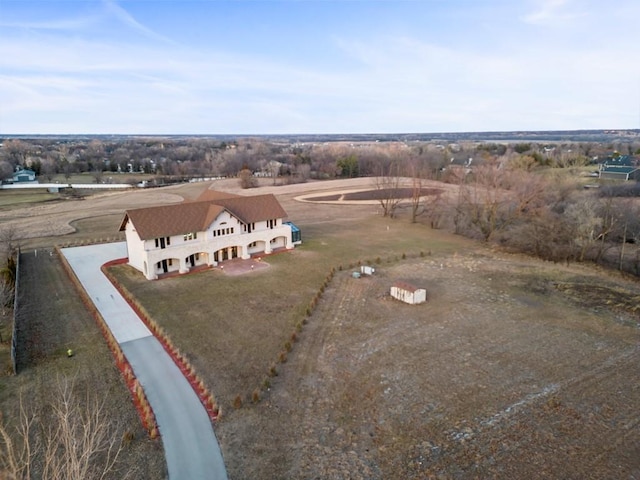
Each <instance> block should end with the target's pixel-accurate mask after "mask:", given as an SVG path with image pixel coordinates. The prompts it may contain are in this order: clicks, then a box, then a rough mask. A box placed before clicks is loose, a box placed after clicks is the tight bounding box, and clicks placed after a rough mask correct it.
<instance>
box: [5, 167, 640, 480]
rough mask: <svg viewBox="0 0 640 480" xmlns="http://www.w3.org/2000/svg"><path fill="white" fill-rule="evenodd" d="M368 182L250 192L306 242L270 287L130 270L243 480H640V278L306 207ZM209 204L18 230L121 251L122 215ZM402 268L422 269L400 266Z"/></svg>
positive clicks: (151, 199)
mask: <svg viewBox="0 0 640 480" xmlns="http://www.w3.org/2000/svg"><path fill="white" fill-rule="evenodd" d="M220 185H222V186H223V187H225V189H227V190H235V191H238V189H237V185H236V184H235V182H234V183H231V181H228V182H227V183H224V184H220ZM370 186H371V183H370V181H369V180H368V179H355V180H350V181H340V182H335V183H334V182H331V183H323V184H302V185H293V186H288V187H270V186H264V187H261V188H258V189H255V190H252V191H250V192H248V193H251V194H259V193H267V192H273V193H276V195H278V198H279V199H280V200H281V202H282V204H283V206H284V208H285V209H286V210H287V212H288V213H289V217H290V219H291V220H293V221H294V222H295V223H296V224H298V225H299V226H300V227H301V228H302V233H303V239H304V244H303V246H302V247H301V248H299V249H296V251H295V252H293V253H292V254H283V255H279V256H275V257H273V258H272V259H267V260H266V261H268V262H269V264H270V267H269V268H265V269H261V270H260V271H259V272H253V273H251V274H249V275H247V276H242V275H240V276H233V277H225V276H224V275H222V274H221V273H220V272H217V271H209V272H203V273H201V274H197V275H192V276H186V277H179V278H173V279H167V280H162V281H159V282H146V281H143V280H140V279H139V278H137V277H136V276H135V274H132V273H131V272H126V271H124V272H120V273H121V275H123V276H124V277H125V278H126V281H127V282H128V286H129V287H130V288H131V289H132V290H134V291H136V292H137V293H139V298H140V299H141V301H142V302H143V304H145V306H146V307H147V309H148V310H150V311H151V313H152V314H153V313H154V312H155V314H154V318H155V319H156V320H157V321H159V322H160V323H162V324H163V326H164V327H165V329H166V331H167V332H168V333H169V335H170V336H171V337H172V339H173V340H174V343H176V344H177V345H179V346H180V348H181V350H182V351H184V352H185V353H186V354H187V356H189V357H190V358H191V359H192V360H193V363H194V364H195V365H196V368H197V370H198V371H199V373H201V374H202V375H203V376H204V377H205V378H206V380H207V381H208V383H209V384H210V385H212V386H213V389H214V393H215V394H216V396H217V397H219V398H220V399H221V402H222V404H223V415H222V420H221V421H219V422H218V423H217V424H216V426H215V428H216V433H217V435H218V438H219V439H220V443H221V446H222V449H223V455H224V457H225V462H226V464H227V467H228V470H229V476H230V478H231V479H232V480H240V479H245V478H252V479H275V478H277V479H289V478H301V479H313V478H317V479H344V478H350V479H356V478H363V479H413V478H415V479H420V478H504V479H507V478H508V479H512V478H575V479H582V478H612V479H614V478H616V479H617V478H639V477H640V414H639V413H638V409H637V405H638V404H639V403H640V349H639V344H640V342H639V340H640V328H639V325H638V324H639V322H640V317H638V312H637V305H638V296H639V295H640V288H639V285H638V282H637V281H632V280H628V279H625V278H622V277H620V276H618V275H615V274H609V273H607V272H605V271H603V270H600V269H596V268H591V267H588V266H569V267H567V266H560V265H554V264H549V263H543V262H539V261H537V260H533V259H529V258H526V257H522V256H516V255H506V254H501V253H498V252H495V251H491V250H489V249H487V248H485V247H484V246H483V245H479V244H477V243H474V242H470V241H467V240H465V239H461V238H460V237H455V236H452V235H449V234H447V233H446V232H440V231H432V230H430V229H428V228H427V227H425V226H422V225H411V224H409V223H408V222H407V220H406V219H403V218H400V219H398V220H394V221H387V220H385V219H382V218H380V217H379V216H376V213H377V211H378V207H377V206H376V205H375V204H368V205H367V204H365V205H348V206H345V205H340V204H331V203H328V204H314V203H308V202H306V203H305V202H299V201H296V200H295V197H297V196H300V195H305V194H308V193H313V195H315V196H317V197H321V198H322V197H326V198H330V199H331V200H333V199H334V197H335V194H334V193H332V192H336V191H348V190H350V189H358V188H367V187H370ZM202 188H203V186H187V188H183V189H182V190H181V189H179V188H177V187H172V189H171V190H165V189H163V190H157V191H144V192H138V193H135V194H109V195H107V196H101V197H99V198H96V199H88V200H83V201H79V202H75V204H76V205H78V207H77V209H76V210H75V211H74V210H73V209H71V208H70V207H67V206H66V205H67V204H64V209H61V211H60V212H58V211H57V210H56V208H61V207H56V206H55V205H50V204H46V205H42V208H41V209H40V211H39V213H35V214H34V215H26V216H25V217H24V218H22V219H20V222H21V223H20V225H23V226H24V228H26V229H28V231H29V232H31V234H30V237H37V236H38V235H43V234H44V235H53V233H51V232H65V231H71V230H72V229H70V227H69V226H68V225H69V224H72V225H73V226H74V227H75V228H77V230H78V231H77V233H73V234H70V235H69V236H68V237H58V238H57V239H52V238H51V237H49V238H44V239H37V240H36V239H34V240H29V242H31V244H32V245H38V244H39V243H40V244H42V243H46V242H52V241H53V240H57V241H59V240H60V239H61V238H63V239H65V240H66V239H68V240H73V239H74V238H75V237H81V236H85V238H89V236H90V235H94V236H96V237H103V236H112V235H114V234H113V232H112V230H110V229H112V227H113V225H116V228H117V224H118V223H119V220H120V218H121V213H122V211H123V210H124V209H125V208H133V207H134V206H142V205H151V204H156V203H162V202H163V201H177V200H179V196H180V195H184V196H186V197H189V198H193V197H195V196H196V195H197V194H198V193H199V191H200V190H201V189H202ZM240 193H247V192H240ZM131 195H134V196H131ZM338 198H339V197H338ZM14 213H15V212H14ZM2 215H3V213H0V221H3V222H4V221H5V220H7V221H16V222H18V219H17V218H15V220H13V219H8V218H6V217H2ZM96 215H102V216H103V217H102V219H103V220H104V221H100V220H96V219H93V220H92V219H91V218H92V217H95V216H96ZM43 218H50V219H51V222H50V224H49V227H50V228H49V229H48V230H42V229H40V226H39V223H40V222H39V221H41V220H42V219H43ZM65 222H66V223H65ZM420 251H422V252H425V255H424V256H419V255H415V254H416V253H417V252H420ZM404 252H407V253H412V254H413V255H411V256H410V257H409V258H406V259H404V260H403V259H402V258H401V256H402V253H404ZM378 258H379V259H380V260H379V263H377V262H376V267H377V273H376V275H375V276H373V277H367V278H360V279H354V278H352V277H351V276H350V273H351V269H350V268H348V263H349V262H350V261H354V260H364V259H369V260H370V261H371V262H374V261H377V259H378ZM337 265H343V266H344V269H343V270H342V271H338V272H337V274H336V276H335V277H334V279H333V281H332V282H331V283H330V285H329V287H328V288H327V289H326V290H325V292H324V294H323V297H322V300H321V301H320V302H319V303H318V306H317V308H316V310H315V311H314V313H313V315H312V316H311V317H310V318H309V321H308V323H307V324H305V325H304V326H303V328H302V331H301V332H300V335H299V338H298V341H297V342H295V345H294V346H293V351H292V352H291V353H289V355H288V359H287V362H286V363H285V364H279V365H278V376H277V377H274V378H271V379H270V382H271V384H270V388H269V389H268V390H267V391H264V392H263V393H262V400H261V401H260V402H259V403H256V404H252V403H251V402H249V401H247V398H246V397H245V402H244V403H245V405H244V406H243V407H242V408H240V409H237V410H236V409H234V408H232V407H231V404H232V402H233V399H234V397H235V396H236V395H237V394H243V395H245V394H246V393H247V392H251V389H252V388H253V387H254V386H255V385H256V384H257V383H259V382H260V381H261V380H262V379H263V377H264V375H265V372H266V369H267V368H268V365H269V364H270V363H271V362H272V361H273V359H275V358H277V355H278V352H279V350H280V349H281V346H282V341H283V340H284V339H286V338H287V336H288V335H289V333H290V332H291V329H292V328H293V327H294V325H295V324H296V322H298V321H299V320H300V319H301V318H302V317H303V316H304V313H303V312H304V309H305V306H306V305H307V304H308V301H309V300H310V298H311V297H312V296H313V295H314V293H315V290H316V289H317V287H318V286H319V284H320V282H321V281H322V279H324V276H325V275H326V272H327V270H328V269H329V268H330V267H331V266H337ZM395 280H404V281H409V282H411V283H414V284H416V285H418V286H423V287H425V288H426V289H427V294H428V299H429V300H428V302H427V303H426V304H423V305H419V306H409V305H405V304H402V303H399V302H397V301H395V300H392V299H391V298H390V297H389V295H388V289H389V286H390V284H391V283H392V282H393V281H395ZM158 292H162V293H163V294H162V295H161V299H160V300H157V301H155V302H153V303H152V302H150V301H148V300H147V303H145V299H148V298H156V299H158V295H157V294H158ZM193 292H196V293H199V294H200V295H199V297H198V296H197V295H195V294H194V293H193ZM205 292H206V294H205ZM634 309H636V311H634ZM219 322H224V323H219ZM234 337H235V338H234Z"/></svg>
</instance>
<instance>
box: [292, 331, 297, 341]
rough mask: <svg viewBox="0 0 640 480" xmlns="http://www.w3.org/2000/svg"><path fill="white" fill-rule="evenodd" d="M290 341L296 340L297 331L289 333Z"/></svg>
mask: <svg viewBox="0 0 640 480" xmlns="http://www.w3.org/2000/svg"><path fill="white" fill-rule="evenodd" d="M291 341H292V342H294V343H295V342H297V341H298V333H297V332H293V333H292V334H291Z"/></svg>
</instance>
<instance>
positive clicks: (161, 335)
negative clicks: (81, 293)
mask: <svg viewBox="0 0 640 480" xmlns="http://www.w3.org/2000/svg"><path fill="white" fill-rule="evenodd" d="M126 261H127V260H126V259H120V260H114V261H111V262H108V263H106V264H105V265H103V266H102V272H103V273H104V274H105V276H106V277H107V278H108V279H109V281H110V282H111V283H112V284H113V286H114V287H115V288H116V289H117V290H118V292H120V294H121V295H122V297H123V298H124V299H125V300H126V301H127V303H128V304H129V305H130V306H131V308H132V309H133V310H134V311H135V312H136V314H137V315H138V316H139V317H140V319H141V320H142V321H143V322H144V324H145V325H146V326H147V328H149V330H151V332H152V333H153V335H154V336H155V337H156V338H157V339H158V341H159V342H160V344H161V345H162V347H163V348H164V350H165V351H166V352H167V353H168V354H169V355H170V356H171V358H172V359H173V361H174V363H175V364H176V365H177V366H178V368H179V369H180V371H181V372H182V373H183V375H184V376H185V378H186V379H187V380H188V381H189V383H190V384H191V387H192V388H193V390H194V391H195V392H196V394H197V395H198V398H199V399H200V401H201V402H202V405H203V406H204V408H205V409H206V410H207V413H208V414H209V418H211V420H217V419H218V418H220V414H221V410H220V406H219V405H218V403H217V401H216V399H215V397H214V396H213V393H211V391H210V390H209V388H207V386H206V384H205V382H204V380H203V379H202V378H201V377H200V376H199V375H198V374H197V372H196V370H195V368H194V367H193V365H192V364H191V362H190V361H189V359H188V358H187V356H186V355H184V354H183V353H182V352H180V350H179V349H178V347H176V346H175V345H174V343H173V341H172V340H171V337H169V335H168V334H167V332H166V331H165V330H164V329H163V328H162V327H161V326H160V325H159V324H158V322H156V321H155V320H154V319H153V318H152V317H151V315H150V314H149V312H148V311H147V310H146V309H145V308H144V307H143V306H142V305H141V304H140V302H138V300H137V299H136V298H135V297H134V296H133V294H132V293H131V292H129V290H127V289H126V288H125V287H124V286H123V285H122V284H121V283H120V282H118V281H117V279H116V278H115V277H114V276H113V275H112V274H111V272H110V271H109V267H111V266H114V265H119V264H123V263H126Z"/></svg>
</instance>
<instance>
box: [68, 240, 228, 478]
mask: <svg viewBox="0 0 640 480" xmlns="http://www.w3.org/2000/svg"><path fill="white" fill-rule="evenodd" d="M62 254H63V255H64V256H65V257H66V259H67V260H68V261H69V264H70V265H71V268H72V269H73V271H74V272H75V274H76V276H77V277H78V279H79V280H80V282H81V283H82V285H83V286H84V288H85V290H86V291H87V293H88V294H89V297H90V298H91V300H92V301H93V303H94V304H95V306H96V307H97V308H98V310H99V311H100V314H101V315H102V317H103V318H104V319H105V321H106V323H107V325H108V326H109V328H110V329H111V332H112V333H113V335H114V337H115V338H116V340H117V341H118V343H120V345H121V347H122V350H123V352H124V354H125V356H126V357H127V359H128V360H129V363H130V364H131V367H132V368H133V371H134V372H135V375H136V377H137V378H138V380H139V381H140V383H141V384H142V387H143V389H144V392H145V394H146V395H147V398H148V399H149V403H151V407H152V408H153V411H154V413H155V415H156V420H157V422H158V427H159V429H160V435H161V438H162V443H163V445H164V451H165V457H166V459H167V468H168V471H169V478H170V479H171V480H181V479H189V480H196V479H212V480H226V479H227V473H226V470H225V468H224V462H223V459H222V453H221V452H220V447H219V445H218V441H217V440H216V436H215V434H214V432H213V427H212V426H211V421H210V420H209V416H208V415H207V412H206V410H205V409H204V407H203V406H202V404H201V403H200V400H199V398H198V396H197V395H196V393H195V392H194V391H193V389H192V388H191V385H190V384H189V382H187V380H186V378H185V377H184V376H183V375H182V373H181V372H180V369H179V368H178V367H177V366H176V364H175V363H174V362H173V360H172V359H171V357H170V356H169V355H168V354H167V352H165V350H164V349H163V348H162V345H161V344H160V342H158V340H157V339H156V338H155V337H154V336H153V335H152V334H151V332H150V331H149V330H148V329H147V327H146V326H145V324H144V323H143V322H142V320H140V318H139V317H138V316H137V315H136V314H135V312H134V311H133V310H132V309H131V307H130V306H129V304H128V303H127V302H126V301H125V300H124V299H123V298H122V296H121V295H120V294H119V293H118V291H117V290H116V289H115V287H114V286H113V285H112V284H111V282H110V281H109V280H108V279H107V278H106V277H105V276H104V274H103V273H102V271H101V270H100V267H101V266H102V265H104V264H105V263H106V262H108V261H110V260H115V259H118V258H124V257H126V256H127V247H126V244H125V243H124V242H119V243H108V244H102V245H90V246H86V247H72V248H64V249H62Z"/></svg>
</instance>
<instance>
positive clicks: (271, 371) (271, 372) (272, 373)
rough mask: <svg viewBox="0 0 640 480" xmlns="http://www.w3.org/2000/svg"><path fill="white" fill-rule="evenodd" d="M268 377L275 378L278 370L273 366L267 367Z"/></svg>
mask: <svg viewBox="0 0 640 480" xmlns="http://www.w3.org/2000/svg"><path fill="white" fill-rule="evenodd" d="M269 376H270V377H277V376H278V369H277V368H276V366H275V365H271V367H269Z"/></svg>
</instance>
